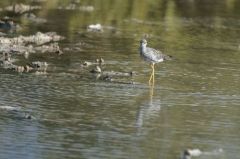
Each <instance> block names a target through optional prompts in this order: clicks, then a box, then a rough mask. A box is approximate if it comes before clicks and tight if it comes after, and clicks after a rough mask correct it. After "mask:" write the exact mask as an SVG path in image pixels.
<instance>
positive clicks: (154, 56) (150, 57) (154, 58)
mask: <svg viewBox="0 0 240 159" xmlns="http://www.w3.org/2000/svg"><path fill="white" fill-rule="evenodd" d="M144 56H145V57H146V60H147V61H150V62H162V61H163V60H164V54H163V53H162V52H161V51H159V50H155V49H153V48H149V47H147V49H146V52H145V53H144Z"/></svg>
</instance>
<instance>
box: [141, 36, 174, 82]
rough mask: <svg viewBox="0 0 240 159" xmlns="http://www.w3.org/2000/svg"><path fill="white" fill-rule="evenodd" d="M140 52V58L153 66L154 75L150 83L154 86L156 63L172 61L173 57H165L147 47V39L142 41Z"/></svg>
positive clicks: (152, 74)
mask: <svg viewBox="0 0 240 159" xmlns="http://www.w3.org/2000/svg"><path fill="white" fill-rule="evenodd" d="M139 50H140V56H141V57H142V58H143V60H144V61H146V62H149V63H150V64H151V68H152V73H151V76H150V79H149V81H148V82H149V84H151V81H152V84H154V73H155V72H154V71H155V70H154V65H155V64H156V63H159V62H163V61H165V60H170V59H171V56H168V55H165V54H163V53H162V52H161V51H159V50H155V49H153V48H150V47H147V40H146V39H142V40H141V41H140V48H139Z"/></svg>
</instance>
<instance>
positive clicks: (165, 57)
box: [163, 55, 173, 60]
mask: <svg viewBox="0 0 240 159" xmlns="http://www.w3.org/2000/svg"><path fill="white" fill-rule="evenodd" d="M163 58H164V60H172V59H173V57H172V56H171V55H165V56H164V57H163Z"/></svg>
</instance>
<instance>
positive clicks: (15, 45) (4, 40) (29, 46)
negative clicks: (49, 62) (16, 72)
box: [0, 32, 64, 54]
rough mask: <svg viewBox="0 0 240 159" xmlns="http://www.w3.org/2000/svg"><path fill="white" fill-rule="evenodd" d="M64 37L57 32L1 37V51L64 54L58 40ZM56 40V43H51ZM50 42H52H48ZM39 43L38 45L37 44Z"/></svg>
mask: <svg viewBox="0 0 240 159" xmlns="http://www.w3.org/2000/svg"><path fill="white" fill-rule="evenodd" d="M63 39H64V37H62V36H60V35H57V34H56V33H55V32H48V33H41V32H38V33H36V34H35V35H30V36H18V37H14V38H9V37H0V52H9V53H21V54H24V53H25V52H28V53H35V52H42V53H45V52H54V53H58V54H62V51H61V50H60V47H59V45H58V43H56V42H57V41H60V40H63ZM50 42H54V43H50ZM46 43H50V44H46ZM43 44H46V45H43ZM34 45H35V46H34ZM36 45H37V46H36ZM40 45H41V46H40Z"/></svg>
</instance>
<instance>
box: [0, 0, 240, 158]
mask: <svg viewBox="0 0 240 159" xmlns="http://www.w3.org/2000/svg"><path fill="white" fill-rule="evenodd" d="M14 2H16V1H11V2H9V1H7V0H2V1H1V2H0V7H1V8H3V7H5V6H8V5H10V4H13V3H14ZM18 2H19V1H18ZM21 2H24V3H25V4H32V5H38V3H35V4H33V3H30V1H21ZM70 2H71V1H67V0H65V1H64V0H51V1H47V2H44V3H40V4H39V5H41V6H42V9H41V10H36V11H34V13H35V14H36V15H37V16H38V17H41V18H45V19H46V20H47V23H44V24H36V23H32V22H29V21H27V20H24V19H22V18H20V16H19V15H15V14H12V13H8V12H0V15H1V17H4V16H6V15H8V16H11V17H13V18H14V19H15V21H16V22H17V23H18V24H20V25H21V27H22V30H20V31H18V32H17V33H9V34H11V35H10V36H15V35H20V34H24V35H31V34H34V33H36V32H37V31H41V32H47V31H55V32H57V33H58V34H60V35H62V36H65V37H66V39H65V40H63V41H61V42H60V48H61V49H62V50H66V51H64V54H63V55H61V56H58V55H56V54H48V53H45V54H41V53H36V54H30V57H29V59H27V60H24V59H23V57H22V56H21V55H12V57H13V58H16V59H18V61H17V62H18V63H27V62H31V61H46V62H48V63H49V67H48V70H47V74H46V75H35V74H33V73H22V74H21V73H15V72H11V71H6V70H4V69H2V68H0V73H1V75H0V95H1V96H0V106H11V107H16V108H19V107H20V108H21V110H24V111H28V112H30V113H31V114H32V115H33V116H34V117H35V119H33V120H27V119H21V118H19V117H18V116H19V114H20V115H21V113H22V112H14V113H12V112H8V111H5V110H4V111H3V110H0V158H1V159H6V158H16V159H32V158H34V159H45V158H51V159H59V158H66V159H67V158H69V159H73V158H91V159H93V158H96V159H106V158H111V159H113V158H114V159H115V158H116V159H117V158H119V159H123V158H126V159H130V158H133V159H147V158H149V159H177V158H179V155H180V153H181V152H182V150H184V149H186V148H193V149H200V150H201V151H203V152H205V153H204V154H203V155H201V156H199V157H194V158H200V159H202V158H204V159H208V158H209V159H210V158H211V159H213V158H214V159H236V158H238V156H239V155H240V153H239V152H240V140H239V131H240V108H239V107H238V106H239V103H240V84H239V81H240V70H239V68H240V48H239V46H240V36H239V33H240V10H239V7H240V3H239V1H237V0H225V1H224V0H211V1H208V0H201V1H200V0H193V1H190V0H175V1H174V0H169V1H167V0H149V1H143V0H132V1H131V0H128V1H127V0H123V1H120V0H93V1H86V0H81V1H80V4H77V5H79V6H86V5H90V6H93V7H94V10H93V11H91V12H87V11H79V10H59V9H57V8H58V7H59V6H67V5H68V4H69V3H70ZM96 23H100V24H101V25H102V26H104V28H103V29H104V32H101V33H96V32H88V31H87V29H86V28H87V26H88V25H90V24H96ZM144 35H147V36H148V45H149V46H150V47H153V48H156V49H160V50H162V51H163V52H164V53H166V54H169V55H172V56H173V57H174V59H173V60H172V61H167V62H164V63H161V64H158V65H156V68H155V69H156V70H155V73H156V74H155V85H154V87H151V86H149V85H148V78H149V75H150V66H149V65H148V64H147V63H145V62H144V61H142V60H141V59H140V57H139V53H138V46H139V40H140V39H141V38H142V37H143V36H144ZM79 43H81V44H79ZM75 47H79V48H80V50H70V51H69V50H67V49H66V48H75ZM100 57H102V58H103V59H104V60H105V63H106V64H105V65H104V66H103V69H104V70H105V71H119V72H131V71H134V72H135V75H134V76H133V77H124V78H119V77H118V78H116V80H121V81H122V80H123V81H124V82H129V81H133V82H134V83H135V84H134V85H132V84H122V83H118V82H109V81H104V80H101V79H97V78H96V77H95V76H94V75H92V74H91V73H89V71H90V70H91V69H92V67H89V68H81V67H80V66H81V64H82V63H83V62H84V61H94V60H95V59H96V58H100ZM219 149H222V152H221V153H214V152H215V151H216V150H219Z"/></svg>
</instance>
